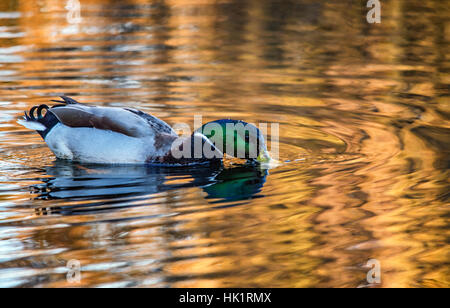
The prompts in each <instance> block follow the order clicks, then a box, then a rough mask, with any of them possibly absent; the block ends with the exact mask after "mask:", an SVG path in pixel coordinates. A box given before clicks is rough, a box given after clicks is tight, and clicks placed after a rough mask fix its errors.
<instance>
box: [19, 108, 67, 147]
mask: <svg viewBox="0 0 450 308" xmlns="http://www.w3.org/2000/svg"><path fill="white" fill-rule="evenodd" d="M49 109H50V108H49V107H48V106H47V105H45V104H42V105H39V106H34V107H32V108H31V109H30V111H29V113H27V112H26V111H25V116H24V117H23V119H19V120H17V123H19V124H20V125H22V126H25V127H26V128H28V129H33V130H36V131H37V132H38V133H39V134H40V135H41V136H42V138H44V139H45V136H46V135H47V134H48V133H49V132H50V130H51V129H52V128H53V127H54V126H55V125H56V124H58V122H59V121H58V119H57V118H56V117H55V115H54V114H53V113H51V112H48V111H49ZM44 110H45V111H46V112H45V114H43V111H44Z"/></svg>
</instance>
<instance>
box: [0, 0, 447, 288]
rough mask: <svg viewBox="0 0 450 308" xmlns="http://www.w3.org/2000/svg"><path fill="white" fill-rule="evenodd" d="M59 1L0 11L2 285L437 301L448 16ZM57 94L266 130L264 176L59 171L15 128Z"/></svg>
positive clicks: (232, 171)
mask: <svg viewBox="0 0 450 308" xmlns="http://www.w3.org/2000/svg"><path fill="white" fill-rule="evenodd" d="M68 2H70V1H57V0H42V1H25V0H3V1H1V2H0V287H72V286H84V287H110V286H118V287H379V286H381V287H448V286H450V272H449V245H448V242H449V241H448V239H449V223H448V218H449V211H448V208H449V180H448V179H449V165H450V159H449V152H450V148H449V141H450V122H449V118H450V101H449V83H450V74H449V68H450V65H449V64H450V62H449V53H448V50H450V48H449V38H450V28H449V26H450V19H449V17H450V11H449V6H448V3H447V2H446V1H438V0H436V1H431V0H430V1H418V0H395V1H394V0H381V3H382V8H381V16H382V17H381V23H380V24H369V23H368V22H367V21H366V14H367V12H368V10H369V9H368V8H366V1H356V0H348V1H309V0H248V1H243V0H220V1H213V0H193V1H192V0H190V1H187V0H159V1H143V0H126V1H124V0H122V1H106V0H80V6H81V16H80V17H81V19H80V20H75V21H74V20H73V18H74V16H72V15H70V12H71V9H70V8H66V6H67V4H68ZM68 14H69V15H70V16H68ZM75 17H76V16H75ZM59 95H69V96H73V97H74V98H76V99H77V100H79V101H80V102H83V103H87V104H95V105H103V106H122V107H133V108H138V109H140V110H142V111H145V112H148V113H151V114H153V115H155V116H157V117H159V118H161V119H163V120H164V121H166V122H167V123H169V124H170V125H174V124H176V123H188V124H190V125H192V123H193V120H194V118H193V117H194V115H201V116H202V117H203V121H204V122H205V123H206V122H207V121H212V120H216V119H223V118H233V119H239V120H244V121H247V122H253V123H269V124H270V123H279V160H280V161H281V162H282V163H281V164H280V165H277V166H272V168H269V169H264V168H257V167H255V166H250V165H245V164H240V163H237V162H227V163H226V164H225V165H224V166H217V167H212V168H209V167H204V166H203V167H199V166H197V167H189V168H186V167H185V168H161V167H151V166H101V165H83V164H78V163H70V162H64V161H57V160H56V159H55V157H54V155H53V154H52V153H51V151H50V150H49V149H48V148H47V147H46V145H45V143H43V142H42V139H41V138H40V137H39V135H38V134H36V133H35V132H32V131H29V130H26V129H25V128H23V127H22V126H20V125H18V124H17V123H16V120H17V119H18V118H19V117H20V116H21V115H22V114H23V111H24V110H27V109H29V108H30V107H32V106H34V105H37V104H48V103H49V100H50V99H55V98H56V97H57V96H59ZM269 135H270V132H269ZM269 137H270V136H269ZM269 139H270V138H269ZM270 147H271V144H270V142H269V149H270ZM370 259H376V260H378V261H379V263H380V266H381V275H382V276H381V283H380V284H369V283H368V282H367V280H366V274H367V272H368V270H369V268H367V266H366V264H367V262H368V260H370ZM70 260H78V261H79V262H80V264H81V275H82V276H81V281H80V282H79V283H75V284H74V283H71V282H70V281H68V280H67V279H66V278H67V277H66V274H67V272H68V269H67V263H68V262H69V261H70Z"/></svg>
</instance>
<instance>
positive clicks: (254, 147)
mask: <svg viewBox="0 0 450 308" xmlns="http://www.w3.org/2000/svg"><path fill="white" fill-rule="evenodd" d="M198 132H200V133H201V134H203V135H205V136H206V137H207V138H208V139H209V140H210V141H211V142H212V143H213V144H214V145H215V146H216V147H217V148H218V149H219V150H220V151H221V152H222V153H227V154H228V155H231V156H233V157H237V158H243V159H249V160H257V161H259V162H267V161H269V160H270V156H269V152H268V151H267V147H266V144H265V141H264V136H263V134H262V133H261V131H260V130H259V129H258V128H257V127H256V126H255V125H253V124H250V123H246V122H244V121H239V120H231V119H222V120H216V121H212V122H209V123H206V124H205V125H203V126H202V127H201V128H200V129H198Z"/></svg>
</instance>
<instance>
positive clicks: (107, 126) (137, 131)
mask: <svg viewBox="0 0 450 308" xmlns="http://www.w3.org/2000/svg"><path fill="white" fill-rule="evenodd" d="M61 98H62V99H63V101H58V102H60V103H63V104H62V105H57V106H54V107H52V108H50V109H49V110H48V111H49V112H51V113H52V114H53V115H55V117H56V118H57V119H58V121H59V122H61V123H62V124H64V125H66V126H69V127H89V128H96V129H102V130H110V131H113V132H117V133H120V134H123V135H126V136H130V137H137V138H139V137H145V136H149V135H150V136H157V135H159V134H169V135H174V136H176V134H175V132H174V131H173V129H172V128H171V127H170V126H169V125H168V124H167V123H165V122H164V121H162V120H160V119H158V118H156V117H154V116H151V115H148V114H145V113H143V112H141V111H138V110H134V109H128V108H116V107H90V106H87V105H84V104H80V103H78V102H77V101H75V100H73V99H71V98H69V97H65V96H63V97H61Z"/></svg>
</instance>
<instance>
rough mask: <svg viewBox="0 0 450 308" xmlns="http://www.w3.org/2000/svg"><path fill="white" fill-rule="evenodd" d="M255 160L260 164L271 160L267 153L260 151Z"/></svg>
mask: <svg viewBox="0 0 450 308" xmlns="http://www.w3.org/2000/svg"><path fill="white" fill-rule="evenodd" d="M256 160H257V161H259V162H260V163H267V162H269V161H270V160H271V158H270V154H269V152H268V151H261V153H260V154H259V156H258V158H256Z"/></svg>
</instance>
